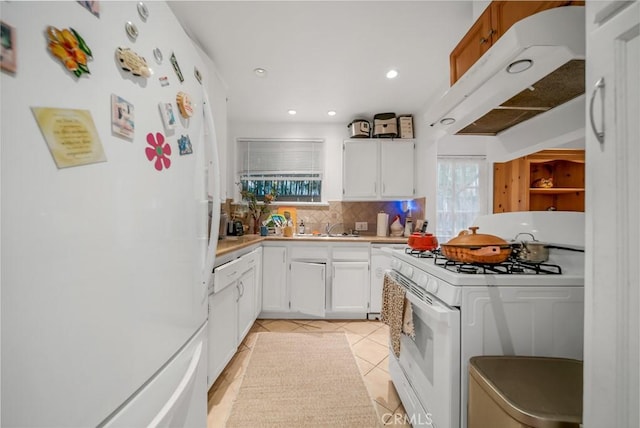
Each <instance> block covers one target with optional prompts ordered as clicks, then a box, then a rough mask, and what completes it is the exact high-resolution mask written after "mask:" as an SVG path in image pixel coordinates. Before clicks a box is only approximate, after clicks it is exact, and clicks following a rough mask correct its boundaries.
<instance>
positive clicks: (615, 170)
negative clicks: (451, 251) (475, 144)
mask: <svg viewBox="0 0 640 428" xmlns="http://www.w3.org/2000/svg"><path fill="white" fill-rule="evenodd" d="M598 3H599V2H595V1H594V2H587V16H596V15H597V13H598V12H600V11H602V10H603V9H598V8H601V7H602V6H601V5H599V4H598ZM620 3H626V4H625V5H624V6H626V7H625V8H624V9H622V10H621V11H619V12H618V13H617V14H614V15H613V16H611V17H610V18H609V19H608V20H606V21H603V23H602V25H601V26H599V27H598V24H599V22H598V21H596V22H595V23H594V21H593V20H587V73H586V87H587V94H586V96H587V117H586V129H585V133H586V147H587V159H588V162H589V164H588V165H587V166H588V168H587V177H586V179H587V185H586V189H585V190H586V206H587V212H588V215H587V216H586V219H585V220H586V225H585V226H586V227H585V229H586V252H585V264H586V266H585V355H584V361H585V371H584V391H585V394H584V406H583V408H584V414H583V422H584V426H589V427H597V426H605V425H611V426H613V425H615V426H620V427H637V426H640V409H639V408H638V403H639V402H640V382H639V380H638V379H639V378H640V374H639V366H640V364H639V361H640V355H639V354H640V343H639V342H640V335H639V334H638V332H639V331H640V318H639V316H638V307H639V306H640V292H639V287H638V284H639V283H640V256H639V254H640V240H638V236H640V230H639V228H640V186H638V183H640V169H639V168H638V165H639V164H640V145H639V144H638V142H639V141H640V123H639V121H638V117H640V107H639V105H638V103H639V101H638V100H640V87H639V86H638V70H639V69H640V58H639V56H640V55H639V53H640V3H638V2H637V1H636V2H633V3H628V2H620ZM592 8H595V9H596V10H592ZM592 128H594V129H592ZM587 363H588V364H587ZM604 397H606V399H604V400H603V398H604Z"/></svg>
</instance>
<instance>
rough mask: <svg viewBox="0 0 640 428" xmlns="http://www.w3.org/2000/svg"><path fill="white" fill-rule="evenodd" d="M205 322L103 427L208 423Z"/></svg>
mask: <svg viewBox="0 0 640 428" xmlns="http://www.w3.org/2000/svg"><path fill="white" fill-rule="evenodd" d="M206 333H207V324H205V325H204V326H203V327H202V328H201V329H200V330H198V333H196V335H195V336H194V337H193V338H192V339H191V340H190V341H189V343H187V344H186V345H185V346H184V348H183V349H182V350H181V351H180V352H179V353H178V354H177V355H176V356H175V357H174V358H172V359H171V361H170V362H169V363H168V364H167V365H166V367H163V368H162V370H160V372H159V373H158V374H157V375H156V376H154V377H153V378H152V379H151V380H150V381H149V382H148V383H147V384H146V385H145V386H144V387H143V388H142V389H141V390H140V391H139V392H138V393H137V394H136V396H135V397H134V398H132V399H131V400H129V401H128V402H127V403H126V405H124V406H123V407H122V408H121V409H119V410H118V411H116V412H115V413H114V414H113V415H112V417H109V418H108V419H107V421H106V422H105V423H103V424H100V426H103V427H105V428H116V427H123V428H128V427H184V428H202V427H204V426H205V425H206V406H207V395H206V394H203V393H202V391H203V390H204V391H206V371H207V359H206V351H205V350H206V340H205V339H206Z"/></svg>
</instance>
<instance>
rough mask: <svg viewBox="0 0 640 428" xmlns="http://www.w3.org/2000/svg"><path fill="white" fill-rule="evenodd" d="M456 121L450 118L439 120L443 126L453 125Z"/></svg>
mask: <svg viewBox="0 0 640 428" xmlns="http://www.w3.org/2000/svg"><path fill="white" fill-rule="evenodd" d="M455 121H456V120H455V119H454V118H452V117H445V118H444V119H441V120H440V123H441V124H443V125H451V124H452V123H454V122H455Z"/></svg>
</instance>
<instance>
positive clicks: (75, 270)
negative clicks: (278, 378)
mask: <svg viewBox="0 0 640 428" xmlns="http://www.w3.org/2000/svg"><path fill="white" fill-rule="evenodd" d="M80 3H85V2H4V3H3V4H2V21H3V22H6V23H8V24H10V25H11V26H12V27H13V28H14V29H16V32H17V43H16V45H17V46H18V47H19V51H18V56H17V58H18V63H17V71H16V72H15V73H6V72H4V71H3V72H2V73H0V79H1V81H0V83H1V84H0V87H2V97H1V99H0V102H1V106H2V110H1V117H2V128H1V130H0V132H1V141H2V154H1V156H2V158H1V161H2V169H1V172H2V180H1V186H2V189H1V190H2V192H1V195H2V205H1V209H2V215H1V221H2V235H1V239H2V252H1V258H2V270H1V272H2V301H1V305H2V308H1V314H2V323H1V325H2V335H1V340H2V346H1V349H2V358H1V364H2V408H1V412H0V413H1V415H2V421H1V422H2V426H97V425H99V424H100V423H102V422H103V421H105V419H106V418H108V417H109V415H112V414H113V412H114V411H116V410H117V409H121V406H122V405H123V404H125V403H129V402H131V403H132V402H133V401H130V400H133V398H134V397H136V396H137V393H138V392H139V391H140V390H141V388H146V387H147V386H148V385H149V382H152V381H153V379H157V378H158V373H159V372H160V371H162V370H164V369H168V367H169V366H168V365H167V364H168V362H169V361H172V358H174V356H176V355H177V353H178V352H179V350H180V349H183V346H184V345H185V344H186V343H187V342H188V341H189V340H190V339H191V338H193V337H194V335H195V334H196V332H198V331H199V329H201V328H202V326H203V325H205V323H206V316H207V288H206V282H207V280H208V275H206V268H205V254H204V253H203V252H204V250H205V249H206V248H207V246H208V245H209V241H208V239H207V238H208V227H207V223H208V222H207V219H208V213H207V200H208V197H207V196H208V195H207V193H208V191H207V188H206V187H207V186H206V184H207V181H208V180H207V179H206V172H207V168H209V167H208V161H207V160H206V156H205V155H206V151H205V146H206V144H205V139H204V138H203V135H205V130H204V128H203V110H202V108H203V107H202V106H203V103H204V86H203V85H202V84H200V83H199V82H198V81H197V80H196V78H195V77H194V72H193V71H194V68H195V69H198V70H200V71H202V72H203V74H205V76H206V73H204V72H205V71H206V70H205V66H204V65H203V61H202V59H201V58H200V56H199V55H198V53H197V51H196V49H195V47H194V46H193V44H192V42H191V40H190V39H189V38H188V37H187V35H186V34H185V32H184V30H183V29H182V28H181V26H180V24H179V23H178V21H177V20H176V18H175V16H174V15H173V13H172V12H171V10H170V9H169V7H168V6H167V4H166V3H165V2H145V5H146V7H147V10H148V18H147V19H146V21H144V20H143V19H141V17H140V16H139V14H138V8H137V4H138V2H135V1H126V2H100V3H99V5H100V11H99V17H97V16H95V15H93V14H92V13H90V12H89V11H88V10H87V9H85V8H84V7H83V6H82V5H81V4H80ZM128 21H132V22H133V23H134V24H135V25H136V27H137V28H138V30H139V34H138V36H137V39H136V40H135V42H133V41H132V40H131V39H130V38H129V37H128V36H127V34H126V32H125V28H124V23H126V22H128ZM50 25H54V26H56V27H58V28H60V29H63V28H65V29H66V28H73V29H74V30H75V31H77V32H78V33H79V34H80V35H81V36H82V38H83V39H84V41H85V42H86V43H87V45H88V46H89V47H90V48H91V50H92V52H93V59H92V60H90V61H89V63H88V66H89V69H90V71H91V73H90V74H86V73H85V74H84V75H82V76H81V77H79V78H77V77H75V76H74V75H73V74H72V73H69V72H68V71H67V70H66V69H65V67H64V66H63V65H62V63H60V62H59V61H58V59H57V58H55V57H54V56H53V55H51V54H50V53H49V51H48V49H47V43H48V42H47V33H46V29H47V27H48V26H50ZM118 47H125V48H130V49H132V50H134V51H136V52H137V53H139V54H140V55H141V56H145V57H146V58H147V63H148V65H149V66H150V67H151V68H152V70H153V74H152V75H151V76H150V77H149V78H146V79H145V78H143V77H135V76H133V75H131V74H130V73H128V72H125V71H123V70H122V69H121V68H120V66H119V63H118V62H117V58H116V49H117V48H118ZM156 48H159V49H160V50H161V51H162V52H163V54H164V58H165V60H164V61H162V62H161V63H157V62H155V61H154V59H153V54H152V52H153V51H154V49H156ZM172 54H174V55H175V57H176V59H177V61H178V62H179V66H180V68H181V70H182V75H183V78H184V81H183V82H181V81H180V80H179V79H178V77H177V74H176V72H175V71H174V68H173V66H172V64H171V61H170V60H169V58H170V57H171V56H172ZM164 77H166V80H167V81H168V82H169V83H170V84H169V86H162V85H161V83H160V82H161V80H159V78H164ZM203 82H205V81H204V80H203ZM178 92H184V93H187V94H189V96H190V97H191V100H192V103H193V106H194V114H193V116H192V117H191V118H188V119H186V118H184V117H176V118H177V122H178V123H177V127H176V128H175V129H174V130H167V129H165V128H164V126H163V122H162V118H161V115H160V113H159V109H158V104H159V103H160V102H165V103H171V104H173V105H174V108H175V102H176V94H177V93H178ZM112 95H116V96H119V97H122V98H123V99H125V100H126V101H127V102H129V103H130V104H131V105H132V106H133V107H134V114H135V129H134V135H133V137H132V138H130V139H128V138H122V137H120V136H118V135H117V134H116V133H114V131H112V123H111V110H112V106H111V96H112ZM32 107H51V108H57V109H77V110H84V111H88V112H89V114H90V116H91V118H92V120H93V122H94V123H95V128H96V131H97V136H98V138H97V140H99V143H100V144H101V146H102V148H103V151H104V153H105V156H106V161H104V162H100V163H93V164H88V165H82V166H73V167H67V168H58V167H57V166H56V163H55V162H54V161H53V159H52V155H51V153H50V151H49V148H48V146H47V143H46V141H45V139H44V138H43V135H42V133H41V131H40V129H39V127H38V125H37V122H36V120H35V118H34V115H33V113H32V110H31V108H32ZM175 111H176V112H177V108H176V109H175ZM209 132H210V133H211V134H212V135H214V134H213V132H212V128H210V131H209ZM158 134H162V135H163V136H164V139H165V141H166V142H167V144H168V145H169V146H170V147H171V150H172V153H171V155H170V161H171V164H170V166H169V167H166V166H165V167H164V168H162V170H160V171H158V170H157V169H156V168H155V163H154V160H155V159H152V160H151V161H150V160H149V159H148V157H147V156H148V151H147V150H146V149H147V148H150V147H151V146H150V144H149V142H148V140H149V138H148V135H151V138H157V135H158ZM182 136H189V138H190V140H191V142H192V146H193V153H192V154H184V155H181V154H180V153H179V146H178V140H179V139H180V138H181V137H182ZM209 140H211V138H210V139H209ZM209 144H212V143H211V141H209ZM207 150H209V151H210V152H212V153H215V151H216V149H215V148H214V147H212V148H207ZM214 184H215V185H217V183H214ZM216 204H217V201H216ZM216 204H214V205H216ZM214 242H215V241H214ZM212 257H213V256H209V257H208V262H209V263H211V260H210V259H211V258H212ZM185 349H186V348H185ZM192 354H193V353H192ZM193 355H195V354H193ZM189 361H192V359H189ZM170 364H173V363H170ZM198 373H199V372H198ZM197 376H199V375H196V377H197ZM181 379H182V378H181ZM202 380H203V381H204V382H205V383H206V380H204V377H203V378H202ZM194 382H196V383H194V384H193V385H192V387H194V388H199V392H197V393H195V392H194V396H198V397H199V398H198V399H200V398H201V397H200V396H201V395H202V396H205V397H206V387H202V386H201V385H200V384H201V380H200V379H197V380H194ZM187 389H188V388H187ZM202 412H203V415H202V417H203V418H204V417H206V407H202ZM203 420H204V419H203Z"/></svg>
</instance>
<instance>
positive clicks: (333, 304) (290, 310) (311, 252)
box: [260, 242, 370, 319]
mask: <svg viewBox="0 0 640 428" xmlns="http://www.w3.org/2000/svg"><path fill="white" fill-rule="evenodd" d="M369 248H370V244H369V243H340V242H323V243H309V242H299V243H295V242H290V243H287V244H281V243H280V242H278V244H277V245H274V244H270V243H265V245H264V247H263V257H262V262H263V269H262V272H263V278H262V287H263V297H262V311H261V312H260V316H261V317H264V318H301V317H302V318H304V317H311V318H344V317H347V318H354V319H356V318H359V319H364V318H366V317H367V314H368V312H370V310H369V299H370V278H369V276H370V274H369V260H370V250H369Z"/></svg>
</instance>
